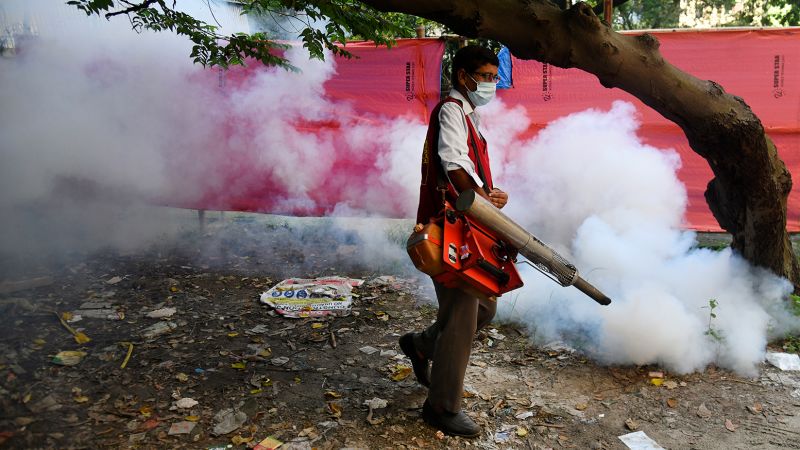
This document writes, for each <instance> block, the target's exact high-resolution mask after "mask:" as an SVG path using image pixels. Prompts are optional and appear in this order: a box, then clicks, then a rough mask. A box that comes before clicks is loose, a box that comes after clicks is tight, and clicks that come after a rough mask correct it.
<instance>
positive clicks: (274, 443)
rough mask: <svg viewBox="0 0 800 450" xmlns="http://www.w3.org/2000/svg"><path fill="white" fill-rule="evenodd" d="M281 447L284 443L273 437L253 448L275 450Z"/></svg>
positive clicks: (255, 449)
mask: <svg viewBox="0 0 800 450" xmlns="http://www.w3.org/2000/svg"><path fill="white" fill-rule="evenodd" d="M281 445H283V442H281V441H279V440H277V439H275V438H274V437H272V436H269V437H268V438H266V439H264V440H263V441H261V442H259V443H258V444H256V446H255V447H253V450H275V449H277V448H278V447H280V446H281Z"/></svg>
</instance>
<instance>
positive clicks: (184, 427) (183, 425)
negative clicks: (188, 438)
mask: <svg viewBox="0 0 800 450" xmlns="http://www.w3.org/2000/svg"><path fill="white" fill-rule="evenodd" d="M195 426H197V424H196V423H195V422H189V421H188V420H185V421H183V422H175V423H173V424H172V425H171V426H170V427H169V431H168V432H167V434H168V435H170V436H174V435H176V434H189V433H191V432H192V430H194V427H195Z"/></svg>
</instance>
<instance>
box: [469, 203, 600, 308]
mask: <svg viewBox="0 0 800 450" xmlns="http://www.w3.org/2000/svg"><path fill="white" fill-rule="evenodd" d="M456 210H458V211H460V212H462V213H464V215H466V216H467V217H469V218H470V219H473V220H474V221H476V222H477V223H478V224H479V225H483V226H485V227H486V228H488V229H489V230H491V231H493V232H494V233H496V236H497V237H498V238H500V239H502V240H503V241H505V243H506V244H508V245H510V246H512V247H514V248H515V249H517V251H518V252H519V253H520V254H521V255H522V256H524V257H525V258H527V259H528V261H530V262H531V263H533V266H534V267H535V268H537V269H538V270H539V271H541V272H542V273H544V274H545V275H548V276H550V278H553V279H554V280H555V281H556V282H558V284H560V285H562V286H575V287H576V288H577V289H578V290H579V291H581V292H583V293H584V294H586V295H588V296H589V297H590V298H592V300H594V301H596V302H597V303H599V304H601V305H608V304H609V303H611V299H610V298H608V297H607V296H606V295H605V294H603V293H602V292H600V290H598V289H597V288H596V287H594V286H592V285H591V284H589V283H588V282H587V281H586V280H584V279H583V278H581V277H580V276H579V275H578V270H577V269H576V268H575V266H573V265H572V264H570V263H569V261H567V260H566V259H564V257H563V256H561V255H559V254H558V253H556V251H555V250H553V249H551V248H550V247H548V246H547V245H545V244H544V243H543V242H542V241H540V240H539V239H537V238H536V236H534V235H532V234H530V233H528V232H527V231H525V229H524V228H522V227H521V226H519V224H517V223H516V222H514V221H513V220H511V218H509V217H508V216H507V215H505V214H503V212H502V211H500V210H499V209H497V208H496V207H495V206H494V205H492V204H491V203H490V202H489V201H488V200H486V199H485V198H483V197H481V196H480V195H477V194H476V193H475V191H474V190H472V189H468V190H466V191H464V192H462V193H461V195H459V196H458V200H457V201H456Z"/></svg>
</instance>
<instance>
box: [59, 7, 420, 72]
mask: <svg viewBox="0 0 800 450" xmlns="http://www.w3.org/2000/svg"><path fill="white" fill-rule="evenodd" d="M67 4H69V5H73V6H75V7H77V8H78V9H80V10H82V11H84V12H85V13H86V14H87V15H102V16H105V17H106V18H107V19H111V18H113V17H114V16H118V15H125V16H127V17H128V18H129V20H130V22H131V25H132V27H133V29H134V30H136V31H138V32H141V31H142V30H153V31H164V30H168V31H172V32H175V33H177V34H179V35H182V36H186V37H188V38H189V39H190V40H191V41H192V43H193V44H194V46H193V47H192V52H191V57H192V58H193V60H194V61H195V62H196V63H199V64H202V65H204V66H220V67H228V66H230V65H236V64H238V65H241V64H244V61H245V60H246V59H248V58H253V59H256V60H258V61H260V62H262V63H263V64H266V65H270V66H280V67H284V68H288V69H293V67H292V66H291V65H290V64H289V62H288V60H286V59H285V58H283V57H282V56H281V52H279V51H276V49H278V50H279V49H285V48H286V47H287V46H286V45H285V44H282V43H280V42H277V41H276V38H275V36H271V35H268V34H267V33H254V34H244V33H237V34H231V35H222V34H220V33H219V32H218V27H216V26H214V25H209V24H207V23H205V22H203V21H200V20H197V19H195V18H194V17H192V16H190V15H188V14H186V13H183V12H181V11H178V10H176V8H175V6H176V5H175V1H174V0H172V1H168V0H141V1H138V2H133V1H126V0H70V1H68V2H67ZM241 7H242V13H243V14H248V15H262V16H267V15H268V16H270V17H272V18H273V19H274V20H275V21H276V22H277V21H285V22H287V23H291V24H292V25H293V26H294V28H295V29H296V30H297V33H296V37H297V38H299V39H300V40H302V42H303V46H304V47H306V48H307V49H308V51H309V53H310V55H311V57H312V58H318V59H323V58H324V54H325V51H326V50H327V51H330V52H331V53H332V54H334V55H339V56H344V57H348V58H349V57H352V55H351V54H350V53H349V52H348V51H347V50H346V49H345V44H346V41H347V40H348V39H353V38H354V37H357V38H361V39H366V40H371V41H374V42H375V43H376V45H380V44H386V45H392V44H393V43H394V38H395V37H397V36H411V35H412V33H413V32H414V24H415V23H416V18H413V17H412V16H406V15H404V14H397V13H388V14H387V13H381V12H379V11H377V10H375V9H373V8H371V7H368V6H366V5H364V4H363V3H361V2H358V1H354V0H246V1H242V2H241Z"/></svg>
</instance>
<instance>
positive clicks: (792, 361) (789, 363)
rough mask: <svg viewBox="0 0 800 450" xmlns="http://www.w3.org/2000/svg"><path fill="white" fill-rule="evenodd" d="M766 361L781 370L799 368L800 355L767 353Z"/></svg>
mask: <svg viewBox="0 0 800 450" xmlns="http://www.w3.org/2000/svg"><path fill="white" fill-rule="evenodd" d="M767 361H768V362H769V363H770V364H772V365H773V366H775V367H777V368H778V369H781V370H800V356H798V355H797V354H796V353H772V352H768V353H767Z"/></svg>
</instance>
